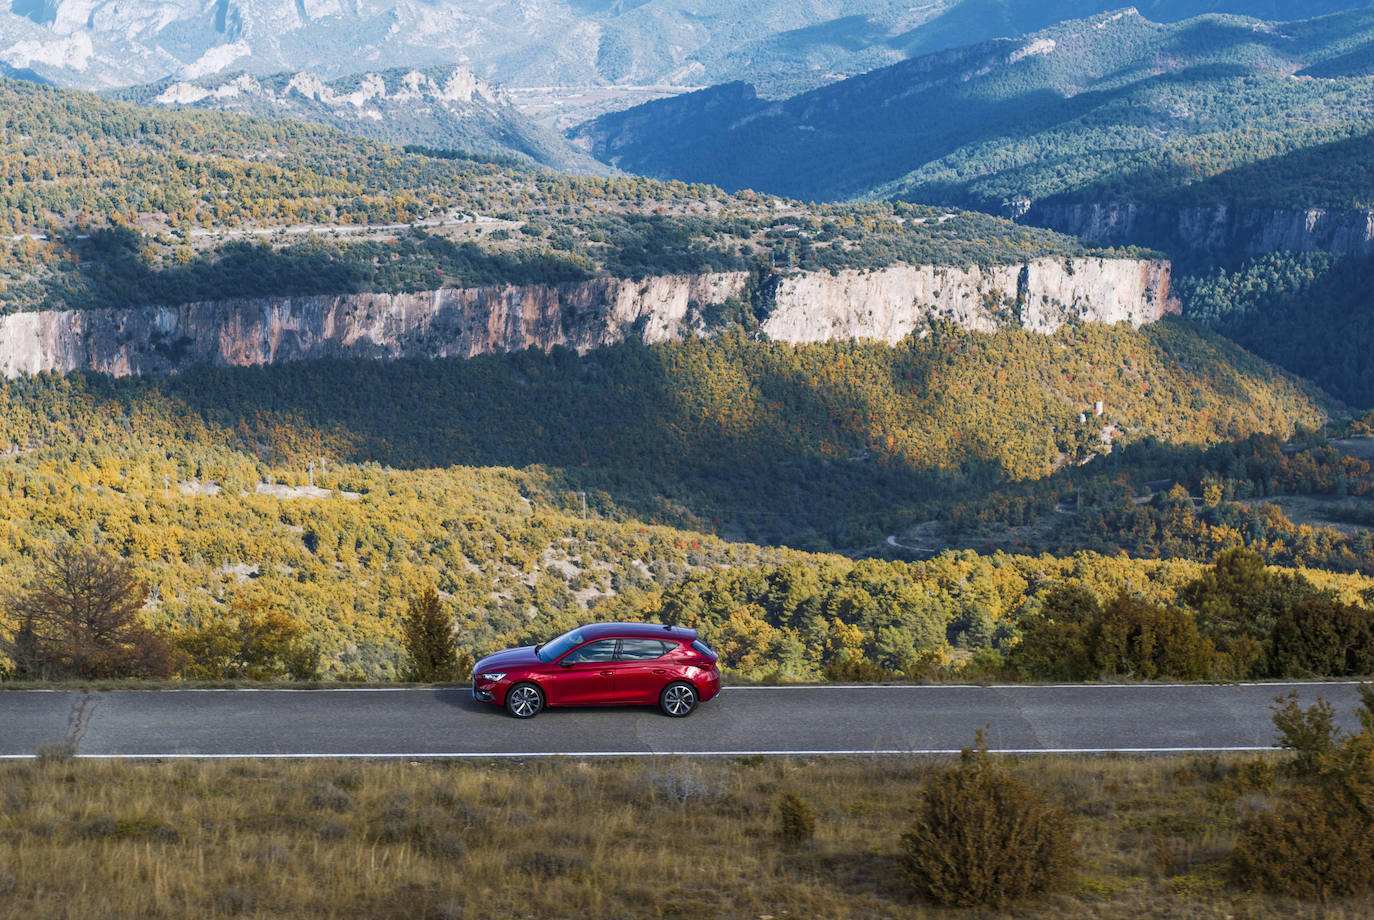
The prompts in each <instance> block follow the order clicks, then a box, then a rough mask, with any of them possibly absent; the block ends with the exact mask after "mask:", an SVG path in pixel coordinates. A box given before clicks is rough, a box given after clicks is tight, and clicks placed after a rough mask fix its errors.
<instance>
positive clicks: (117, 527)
mask: <svg viewBox="0 0 1374 920" xmlns="http://www.w3.org/2000/svg"><path fill="white" fill-rule="evenodd" d="M1123 368H1125V369H1126V372H1125V373H1122V369H1123ZM1096 400H1102V401H1103V402H1104V403H1105V406H1106V408H1105V410H1104V416H1103V417H1101V418H1099V417H1097V416H1096V415H1095V414H1094V412H1093V402H1094V401H1096ZM1013 406H1014V407H1016V409H1015V411H1009V410H1008V407H1013ZM1320 414H1321V408H1320V406H1319V405H1318V404H1317V403H1316V402H1314V400H1313V397H1312V394H1310V393H1309V392H1307V391H1305V390H1304V389H1303V388H1301V387H1299V386H1298V385H1296V384H1295V383H1294V382H1292V381H1291V380H1289V379H1286V378H1283V377H1281V376H1278V375H1275V374H1274V373H1273V372H1272V370H1270V369H1269V368H1268V367H1267V366H1265V365H1263V364H1261V363H1259V362H1256V361H1254V360H1253V359H1250V358H1248V357H1247V356H1245V355H1244V354H1243V353H1241V352H1239V351H1237V350H1236V349H1234V348H1233V347H1231V346H1229V345H1227V344H1226V343H1225V342H1224V340H1221V339H1218V338H1214V337H1209V336H1203V335H1199V334H1198V333H1196V332H1194V331H1193V330H1191V329H1190V328H1189V327H1187V326H1186V325H1183V324H1180V323H1177V322H1165V323H1161V324H1156V325H1155V326H1151V327H1146V328H1145V329H1142V330H1139V331H1137V330H1131V329H1130V328H1129V327H1096V326H1084V327H1080V328H1073V327H1066V328H1065V329H1064V330H1062V331H1061V332H1060V333H1058V334H1057V335H1055V336H1041V335H1037V334H1033V333H1028V332H1007V333H1001V334H998V335H995V336H993V335H982V334H975V333H970V332H967V331H965V330H962V329H958V328H957V327H949V326H937V327H934V328H932V329H931V330H930V331H929V333H928V334H927V335H926V336H925V337H924V338H916V337H912V338H910V339H908V340H907V342H906V343H904V344H903V345H902V346H899V347H898V348H896V349H891V348H888V347H887V346H884V345H874V344H858V343H832V344H827V345H814V346H801V347H794V346H783V345H775V344H767V343H758V342H753V341H751V340H749V339H747V338H745V337H743V336H740V335H724V336H722V337H719V338H718V339H716V340H715V341H713V342H711V343H706V342H702V341H699V340H687V341H684V342H677V343H670V344H665V345H661V346H654V347H646V346H643V345H640V344H636V343H630V344H626V345H623V346H618V347H614V348H608V349H603V350H600V351H596V352H592V353H591V354H589V355H588V356H586V357H584V358H578V357H576V356H575V355H574V354H572V353H571V352H566V351H556V352H554V353H553V354H549V355H544V354H542V353H539V352H529V353H524V354H519V355H510V356H492V357H484V358H477V359H472V360H468V361H460V360H444V361H399V362H394V363H386V364H383V363H370V362H363V361H355V362H309V363H300V364H291V365H283V366H279V367H266V368H256V369H203V370H197V371H193V372H189V373H186V374H182V375H179V376H175V377H168V378H125V379H120V380H114V379H110V378H103V377H90V378H86V377H82V376H80V375H73V376H71V377H65V378H59V377H53V376H48V375H43V376H40V377H37V378H30V379H23V380H18V381H13V382H10V383H7V384H5V385H4V386H3V387H0V443H8V444H9V445H10V447H9V454H10V455H9V457H8V459H5V460H3V461H0V526H3V529H4V532H5V534H6V535H7V536H5V538H4V540H3V541H0V544H2V545H3V549H2V550H0V552H3V553H4V554H5V555H4V563H5V564H3V565H0V571H3V572H4V573H5V574H4V576H3V578H4V579H9V580H11V582H12V581H13V580H14V579H19V578H22V577H23V576H24V573H25V572H26V571H27V566H28V565H29V560H30V559H31V558H32V556H33V554H34V553H36V552H37V551H39V550H40V549H41V548H42V547H44V546H46V545H49V544H51V543H52V542H53V541H56V540H61V539H66V538H74V539H76V540H78V541H80V542H81V543H83V544H91V545H96V546H103V547H106V548H108V549H109V550H111V551H113V552H115V553H117V554H118V555H120V556H122V557H124V558H127V559H129V560H131V561H133V562H134V564H135V565H136V566H137V568H138V571H139V572H140V573H141V574H143V575H144V577H146V578H148V579H149V582H150V584H151V585H152V587H153V590H154V595H153V598H154V609H155V611H156V612H155V618H156V619H157V620H158V621H159V622H162V623H168V624H175V623H186V622H191V621H200V620H204V619H206V618H207V617H211V616H212V614H213V613H214V612H215V611H217V610H223V609H224V607H225V605H228V604H231V603H235V602H236V601H235V598H238V601H237V603H247V602H249V601H250V600H252V599H253V598H257V599H258V600H261V601H264V602H268V603H270V604H271V605H276V606H277V607H279V608H280V609H282V610H284V611H286V612H288V613H289V614H290V615H291V616H292V617H293V618H294V619H295V620H296V621H297V622H300V623H304V624H307V625H308V627H309V630H310V635H311V636H312V637H313V638H312V640H311V641H312V642H314V643H315V644H317V645H318V646H319V647H320V648H321V649H322V650H323V652H324V659H325V662H326V664H327V665H328V668H329V670H330V673H334V674H342V673H351V672H354V671H357V672H360V673H365V674H368V675H371V676H377V675H380V674H389V673H392V671H391V669H392V668H393V667H394V665H395V661H396V660H397V654H398V653H397V646H396V644H395V643H396V641H397V638H396V637H397V632H396V631H397V629H398V625H397V624H398V621H397V617H398V616H399V612H400V611H401V610H402V609H403V608H404V604H405V602H406V601H407V600H408V599H409V598H410V597H412V596H414V595H415V594H416V593H417V592H418V591H419V590H420V589H421V588H422V587H423V586H424V585H425V584H426V583H435V584H437V585H438V586H439V587H440V589H441V590H442V591H444V592H445V593H446V595H448V596H450V597H451V599H456V604H455V607H456V609H458V610H460V611H462V616H463V628H464V637H465V639H464V641H465V642H468V643H472V644H473V645H474V646H475V647H478V648H486V647H490V645H491V643H493V642H499V641H507V640H514V639H526V638H546V637H547V635H549V634H551V633H552V632H555V631H557V630H558V629H560V628H562V627H563V626H565V625H571V624H572V623H574V622H576V621H578V620H579V619H581V618H584V617H585V616H586V612H585V611H586V607H587V606H588V605H591V604H594V603H595V602H597V601H599V600H601V599H604V598H607V597H609V596H611V595H613V594H614V595H619V594H621V593H623V592H625V591H627V590H629V589H631V588H638V589H640V590H642V591H652V590H657V589H658V588H661V587H664V586H667V585H669V584H671V583H672V582H674V581H676V580H677V579H679V578H681V577H682V576H684V575H685V574H687V573H688V572H689V571H693V570H696V569H699V568H702V567H707V566H714V565H722V564H723V565H729V566H740V565H746V566H752V565H756V564H760V563H769V564H772V563H782V562H785V561H787V560H801V561H802V562H804V563H805V565H807V566H812V565H819V564H821V563H822V562H823V561H824V560H820V559H818V558H813V557H809V556H806V557H804V556H799V555H797V554H796V552H795V549H788V550H783V549H776V550H772V549H762V548H760V547H759V545H758V544H760V543H774V544H784V545H787V546H790V547H793V548H796V549H803V550H835V549H840V550H844V551H846V552H849V553H862V552H864V551H872V552H881V551H883V550H884V547H886V545H887V544H886V543H885V542H884V538H885V535H886V534H890V533H895V532H899V531H901V530H902V529H903V528H904V527H906V526H907V525H909V524H910V523H911V522H912V521H913V520H921V519H925V518H927V517H930V516H944V517H949V516H950V513H951V507H952V506H953V505H957V504H959V503H961V502H975V501H977V500H978V499H979V498H980V496H984V495H987V494H988V490H990V489H996V488H997V487H999V486H1000V485H1002V484H1004V483H1006V482H1008V481H1015V480H1030V481H1034V480H1038V479H1040V478H1041V477H1044V476H1046V475H1048V474H1051V473H1053V472H1054V471H1055V470H1056V469H1060V468H1062V467H1063V466H1064V465H1065V464H1072V463H1074V462H1077V461H1080V460H1082V459H1084V458H1086V457H1090V456H1094V455H1095V454H1097V453H1098V452H1099V451H1101V450H1103V449H1104V448H1103V442H1102V438H1103V436H1104V430H1106V431H1107V433H1108V434H1109V436H1110V437H1112V438H1114V439H1115V440H1117V441H1119V442H1131V441H1135V440H1139V439H1141V438H1143V437H1147V436H1155V437H1159V438H1163V439H1165V440H1166V441H1167V442H1170V443H1177V444H1183V443H1187V442H1205V443H1213V442H1216V441H1218V440H1224V439H1227V438H1230V437H1234V436H1237V435H1242V434H1245V433H1248V432H1252V431H1265V430H1277V431H1287V430H1288V429H1289V427H1290V426H1291V425H1292V424H1293V423H1295V422H1299V421H1302V422H1307V423H1315V422H1316V420H1317V419H1318V418H1319V417H1320ZM1101 462H1102V460H1101V459H1100V458H1099V459H1098V460H1096V461H1094V463H1098V464H1100V463H1101ZM311 464H314V467H313V470H312V469H311V467H310V465H311ZM312 482H313V485H314V486H315V487H317V488H321V489H324V490H326V491H315V490H313V489H312V488H310V487H311V485H312ZM584 498H585V501H586V517H585V518H584V517H583V511H582V507H583V505H582V502H583V499H584ZM724 539H729V540H732V541H735V542H729V543H727V542H724ZM740 541H745V542H740ZM1209 552H1210V550H1209V549H1208V548H1206V547H1196V548H1195V547H1189V548H1186V549H1183V550H1180V552H1179V553H1178V555H1182V556H1184V557H1188V558H1195V559H1206V558H1208V556H1209ZM825 564H826V565H838V564H841V561H840V560H839V559H838V558H835V559H832V560H831V561H829V562H825ZM845 564H848V563H845ZM961 564H962V563H961ZM978 565H982V563H978ZM937 570H938V569H937ZM899 571H901V568H900V565H899V568H894V569H892V572H893V573H898V572H899ZM1190 571H1191V570H1190ZM956 606H957V605H956ZM940 610H941V611H944V612H943V613H940V614H939V615H940V616H946V615H948V617H949V618H950V619H951V621H952V619H953V618H954V617H955V616H956V612H955V608H954V607H949V609H946V608H945V607H941V608H940ZM976 645H977V642H973V643H972V645H970V646H969V647H970V648H972V647H974V646H976ZM807 654H808V655H812V654H819V652H816V651H814V650H813V651H812V652H808V653H807ZM808 660H813V661H814V660H815V659H808ZM810 666H811V665H807V666H806V667H810Z"/></svg>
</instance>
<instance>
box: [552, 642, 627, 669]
mask: <svg viewBox="0 0 1374 920" xmlns="http://www.w3.org/2000/svg"><path fill="white" fill-rule="evenodd" d="M615 643H616V640H615V639H602V640H601V641H600V642H588V643H587V644H586V645H584V646H582V647H581V648H578V649H573V650H572V651H571V652H569V653H568V654H567V656H566V657H564V659H563V663H564V664H581V663H582V662H587V661H615Z"/></svg>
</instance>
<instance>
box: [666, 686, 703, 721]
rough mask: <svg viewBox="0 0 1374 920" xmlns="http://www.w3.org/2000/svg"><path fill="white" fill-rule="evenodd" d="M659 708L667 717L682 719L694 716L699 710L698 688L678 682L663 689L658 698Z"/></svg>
mask: <svg viewBox="0 0 1374 920" xmlns="http://www.w3.org/2000/svg"><path fill="white" fill-rule="evenodd" d="M658 708H660V709H662V710H663V714H664V715H666V716H672V717H673V718H675V719H680V718H682V717H683V716H689V715H691V714H692V710H694V709H696V708H697V688H696V687H693V686H692V685H691V684H689V683H684V682H682V681H678V682H677V683H672V684H669V685H668V686H666V687H664V688H663V692H662V693H661V694H659V697H658Z"/></svg>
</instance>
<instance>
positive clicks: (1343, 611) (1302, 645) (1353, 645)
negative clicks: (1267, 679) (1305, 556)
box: [1271, 594, 1374, 677]
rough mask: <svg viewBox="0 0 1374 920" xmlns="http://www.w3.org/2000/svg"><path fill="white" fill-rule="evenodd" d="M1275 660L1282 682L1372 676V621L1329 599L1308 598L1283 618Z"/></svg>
mask: <svg viewBox="0 0 1374 920" xmlns="http://www.w3.org/2000/svg"><path fill="white" fill-rule="evenodd" d="M1271 654H1272V659H1271V667H1272V670H1273V673H1274V674H1275V675H1277V676H1282V677H1306V676H1311V675H1320V676H1323V677H1339V676H1344V675H1349V674H1370V673H1374V616H1371V615H1370V612H1369V611H1368V610H1366V609H1365V608H1363V607H1360V606H1358V605H1356V604H1342V603H1341V602H1340V601H1338V600H1336V599H1335V598H1333V597H1331V596H1329V595H1326V594H1317V595H1311V596H1309V597H1305V598H1303V599H1302V600H1300V601H1298V602H1297V603H1295V604H1293V605H1292V606H1291V607H1289V608H1287V609H1286V610H1284V611H1283V613H1281V614H1280V615H1279V618H1278V621H1277V622H1276V623H1275V624H1274V639H1273V651H1272V653H1271Z"/></svg>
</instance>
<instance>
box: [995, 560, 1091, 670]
mask: <svg viewBox="0 0 1374 920" xmlns="http://www.w3.org/2000/svg"><path fill="white" fill-rule="evenodd" d="M1101 617H1102V605H1101V604H1100V603H1098V601H1097V597H1096V596H1095V595H1094V594H1093V593H1092V592H1091V591H1089V590H1088V589H1087V588H1085V587H1084V586H1083V585H1081V584H1079V583H1078V582H1076V581H1066V582H1061V583H1060V584H1057V585H1055V586H1054V587H1053V588H1051V589H1050V590H1049V591H1047V592H1046V593H1045V596H1044V598H1043V600H1042V601H1041V605H1040V612H1039V613H1037V614H1034V615H1031V616H1028V617H1026V618H1025V619H1024V620H1022V621H1021V624H1020V627H1021V642H1020V644H1019V645H1017V646H1016V647H1015V648H1013V649H1012V650H1011V652H1010V653H1009V654H1008V656H1007V664H1008V665H1010V666H1011V667H1012V668H1013V669H1014V670H1017V671H1020V672H1021V673H1023V674H1026V675H1028V676H1030V677H1038V678H1043V679H1046V680H1087V679H1089V678H1091V677H1093V676H1094V675H1095V672H1096V665H1095V663H1094V662H1093V658H1092V654H1091V653H1090V651H1089V650H1088V645H1087V630H1088V626H1089V625H1090V624H1091V623H1094V622H1096V621H1097V620H1099V619H1100V618H1101Z"/></svg>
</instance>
